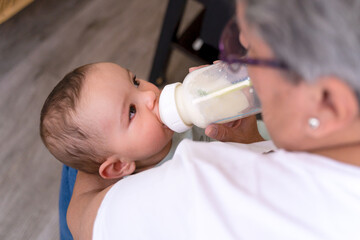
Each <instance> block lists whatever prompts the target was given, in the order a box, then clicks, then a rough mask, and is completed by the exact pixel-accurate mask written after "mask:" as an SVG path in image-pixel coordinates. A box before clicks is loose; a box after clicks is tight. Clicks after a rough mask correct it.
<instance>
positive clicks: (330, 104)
mask: <svg viewBox="0 0 360 240" xmlns="http://www.w3.org/2000/svg"><path fill="white" fill-rule="evenodd" d="M316 88H317V95H318V97H317V98H315V99H317V100H315V102H314V104H316V107H315V112H314V116H309V117H314V118H317V119H318V120H319V122H320V125H319V127H318V128H317V129H311V127H310V126H309V128H308V129H309V133H310V134H311V135H313V136H315V137H316V136H317V137H323V136H326V135H329V134H331V133H334V132H336V131H341V130H342V129H345V127H347V126H348V125H349V123H350V122H351V121H354V120H356V119H357V118H358V116H359V105H358V101H357V98H356V94H355V93H354V91H353V89H352V88H351V87H349V86H348V85H347V84H346V83H345V82H344V81H342V80H341V79H339V78H337V77H323V78H321V79H320V80H319V81H318V82H317V83H316Z"/></svg>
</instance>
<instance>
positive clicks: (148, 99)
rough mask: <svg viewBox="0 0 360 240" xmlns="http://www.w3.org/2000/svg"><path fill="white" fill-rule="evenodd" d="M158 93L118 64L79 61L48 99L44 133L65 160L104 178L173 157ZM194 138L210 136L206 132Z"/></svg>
mask: <svg viewBox="0 0 360 240" xmlns="http://www.w3.org/2000/svg"><path fill="white" fill-rule="evenodd" d="M159 95H160V90H159V89H158V88H157V87H156V86H155V85H153V84H152V83H149V82H147V81H145V80H141V79H138V78H136V76H135V75H134V74H133V73H132V72H130V71H129V70H127V69H124V68H122V67H120V66H119V65H116V64H113V63H95V64H89V65H85V66H82V67H79V68H77V69H75V70H74V71H72V72H70V73H69V74H67V75H66V76H65V77H64V79H63V80H62V81H60V82H59V83H58V85H57V86H56V87H55V88H54V90H53V91H52V92H51V93H50V95H49V96H48V98H47V100H46V101H45V103H44V106H43V109H42V111H41V123H40V135H41V138H42V140H43V142H44V144H45V145H46V147H47V148H48V149H49V151H50V152H51V153H52V154H53V155H54V156H55V157H56V158H57V159H58V160H60V161H61V162H62V163H64V164H65V165H67V166H70V167H72V168H75V169H78V170H80V171H83V172H86V173H91V174H98V175H100V176H101V177H102V178H103V179H120V178H122V177H124V176H127V175H130V174H132V173H136V172H140V171H143V170H146V169H148V168H151V167H154V166H156V165H158V164H159V163H160V162H161V161H162V160H165V159H169V158H171V156H169V157H167V155H169V153H172V152H173V151H171V149H172V146H173V148H174V146H175V145H176V144H172V138H173V131H171V130H170V129H169V128H168V127H166V126H165V125H164V124H163V123H162V122H161V120H160V117H159V108H158V103H159ZM183 137H187V136H186V134H185V135H183V136H180V138H183ZM178 138H179V137H178ZM191 138H193V137H191ZM196 138H197V139H195V140H200V139H202V140H204V139H205V138H206V139H207V140H209V138H208V137H206V136H205V134H203V133H199V134H198V136H197V137H196ZM176 142H178V141H176ZM175 147H176V146H175ZM173 150H174V149H173Z"/></svg>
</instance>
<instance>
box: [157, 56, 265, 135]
mask: <svg viewBox="0 0 360 240" xmlns="http://www.w3.org/2000/svg"><path fill="white" fill-rule="evenodd" d="M159 111H160V118H161V120H162V121H163V123H164V124H165V125H167V126H168V127H169V128H170V129H172V130H173V131H176V132H184V131H186V130H188V129H189V128H191V127H192V125H196V126H198V127H201V128H205V127H206V126H208V125H209V124H211V123H225V122H230V121H234V120H236V119H239V118H243V117H246V116H249V115H253V114H256V113H259V112H260V111H261V109H260V102H259V100H258V98H257V95H256V93H255V91H254V89H253V87H252V84H251V81H250V78H249V76H248V74H247V71H246V68H245V66H243V67H241V68H240V70H239V71H237V72H233V71H231V70H230V69H229V66H228V65H227V64H226V63H223V62H218V63H216V64H213V65H210V66H207V67H203V68H200V69H197V70H195V71H192V72H191V73H189V74H188V75H187V76H186V77H185V79H184V81H183V84H181V83H173V84H169V85H167V86H165V88H164V89H163V91H162V93H161V95H160V100H159Z"/></svg>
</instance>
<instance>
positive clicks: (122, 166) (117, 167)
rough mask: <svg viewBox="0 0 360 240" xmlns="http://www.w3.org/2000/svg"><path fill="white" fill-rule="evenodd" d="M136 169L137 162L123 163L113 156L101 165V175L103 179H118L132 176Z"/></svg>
mask: <svg viewBox="0 0 360 240" xmlns="http://www.w3.org/2000/svg"><path fill="white" fill-rule="evenodd" d="M135 168H136V165H135V162H123V161H122V160H121V159H120V158H119V157H118V156H116V155H113V156H111V157H108V158H107V159H106V160H105V162H103V163H102V164H101V165H100V168H99V174H100V176H101V177H102V178H103V179H118V178H122V177H125V176H128V175H130V174H132V173H133V172H134V171H135Z"/></svg>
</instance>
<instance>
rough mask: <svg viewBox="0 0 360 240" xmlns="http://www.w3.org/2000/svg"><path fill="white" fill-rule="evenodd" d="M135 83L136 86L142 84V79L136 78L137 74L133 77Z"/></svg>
mask: <svg viewBox="0 0 360 240" xmlns="http://www.w3.org/2000/svg"><path fill="white" fill-rule="evenodd" d="M133 83H134V85H135V87H139V86H140V81H139V80H137V79H136V75H135V76H134V77H133Z"/></svg>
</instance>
